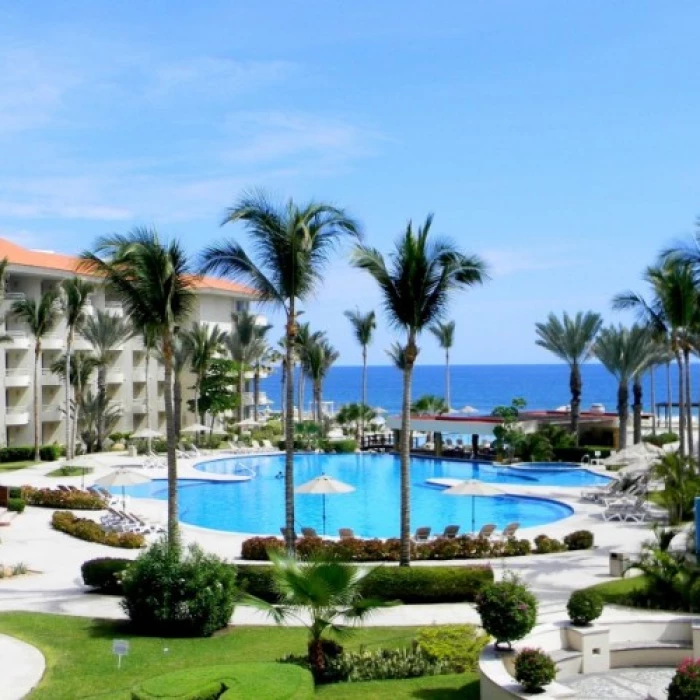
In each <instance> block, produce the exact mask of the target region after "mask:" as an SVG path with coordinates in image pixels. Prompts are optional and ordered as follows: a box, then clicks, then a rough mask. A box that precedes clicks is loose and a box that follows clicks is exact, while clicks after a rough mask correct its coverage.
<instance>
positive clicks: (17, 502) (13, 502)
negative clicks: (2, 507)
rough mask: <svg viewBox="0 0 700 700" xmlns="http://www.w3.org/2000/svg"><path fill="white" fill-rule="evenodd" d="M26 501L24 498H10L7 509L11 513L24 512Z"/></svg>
mask: <svg viewBox="0 0 700 700" xmlns="http://www.w3.org/2000/svg"><path fill="white" fill-rule="evenodd" d="M25 505H26V503H25V502H24V499H22V498H9V499H8V500H7V510H8V511H9V512H10V513H23V512H24V507H25Z"/></svg>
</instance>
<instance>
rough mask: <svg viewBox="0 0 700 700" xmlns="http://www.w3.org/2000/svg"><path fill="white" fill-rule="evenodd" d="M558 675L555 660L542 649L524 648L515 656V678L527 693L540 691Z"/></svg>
mask: <svg viewBox="0 0 700 700" xmlns="http://www.w3.org/2000/svg"><path fill="white" fill-rule="evenodd" d="M556 677H557V668H556V666H555V665H554V661H552V659H551V658H550V657H549V656H548V655H547V654H545V653H544V652H543V651H541V650H540V649H523V650H522V651H521V652H520V653H519V654H518V655H517V656H516V657H515V680H516V681H518V683H520V685H522V686H523V690H525V692H526V693H539V692H541V691H542V690H543V689H544V687H545V686H546V685H547V684H549V683H551V682H552V681H553V680H554V679H555V678H556Z"/></svg>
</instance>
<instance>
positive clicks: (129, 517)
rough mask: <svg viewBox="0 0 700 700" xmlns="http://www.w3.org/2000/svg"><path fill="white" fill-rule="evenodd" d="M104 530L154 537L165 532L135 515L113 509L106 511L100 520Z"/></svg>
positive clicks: (155, 524) (160, 527)
mask: <svg viewBox="0 0 700 700" xmlns="http://www.w3.org/2000/svg"><path fill="white" fill-rule="evenodd" d="M100 522H101V523H102V525H103V527H104V528H105V529H106V530H113V531H114V532H135V533H138V534H141V535H155V534H158V533H162V532H165V528H163V527H162V526H161V525H158V524H157V523H152V522H149V521H147V520H145V519H144V518H142V517H141V516H139V515H136V514H135V513H128V512H127V511H124V510H116V509H114V508H108V509H107V515H105V516H103V517H102V518H101V519H100Z"/></svg>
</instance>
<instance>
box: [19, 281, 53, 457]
mask: <svg viewBox="0 0 700 700" xmlns="http://www.w3.org/2000/svg"><path fill="white" fill-rule="evenodd" d="M12 313H13V314H14V315H15V316H17V318H19V319H20V320H21V321H24V323H25V324H26V325H27V328H28V330H29V332H30V333H31V335H32V336H33V337H34V459H35V460H36V461H37V462H38V461H39V445H40V443H41V415H40V408H41V384H40V381H39V377H40V376H41V375H40V373H39V368H40V367H41V341H42V340H43V339H44V337H45V336H47V335H48V334H49V333H50V332H51V331H52V330H53V329H54V328H55V327H56V325H57V324H58V321H59V318H60V307H59V303H58V291H57V290H55V289H49V290H47V291H45V292H44V293H43V294H42V295H41V297H40V298H39V301H37V300H36V299H21V300H19V301H16V302H14V304H12Z"/></svg>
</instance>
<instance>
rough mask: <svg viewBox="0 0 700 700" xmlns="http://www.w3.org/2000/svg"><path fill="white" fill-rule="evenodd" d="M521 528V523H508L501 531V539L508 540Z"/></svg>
mask: <svg viewBox="0 0 700 700" xmlns="http://www.w3.org/2000/svg"><path fill="white" fill-rule="evenodd" d="M519 528H520V523H508V525H506V526H505V527H504V528H503V532H501V536H500V538H499V539H501V540H507V539H509V538H511V537H515V533H516V532H517V531H518V529H519Z"/></svg>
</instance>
